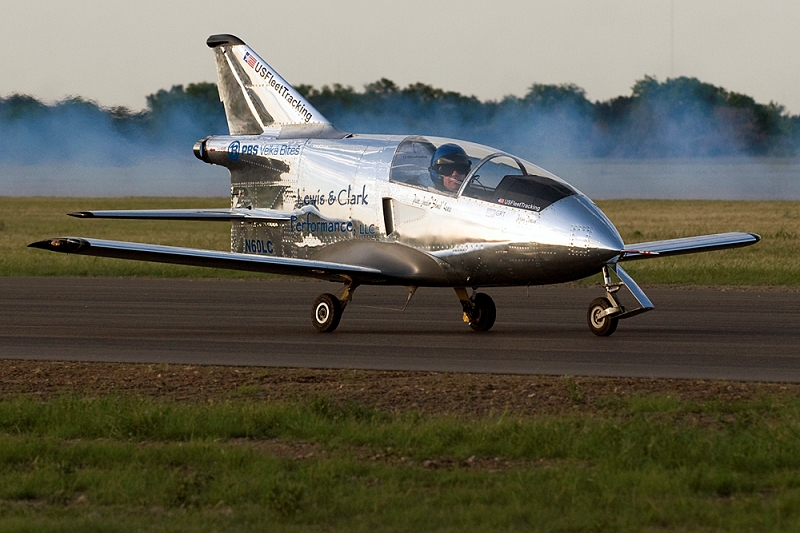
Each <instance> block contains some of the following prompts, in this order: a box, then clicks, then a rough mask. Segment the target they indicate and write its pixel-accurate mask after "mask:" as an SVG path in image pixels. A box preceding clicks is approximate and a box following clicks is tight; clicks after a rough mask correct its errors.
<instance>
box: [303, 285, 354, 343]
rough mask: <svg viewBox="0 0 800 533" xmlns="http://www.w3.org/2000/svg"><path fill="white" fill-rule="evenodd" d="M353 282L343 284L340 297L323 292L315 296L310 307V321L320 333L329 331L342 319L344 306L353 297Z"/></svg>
mask: <svg viewBox="0 0 800 533" xmlns="http://www.w3.org/2000/svg"><path fill="white" fill-rule="evenodd" d="M357 286H358V285H356V284H355V283H347V284H346V285H345V286H344V293H343V294H342V296H341V297H337V296H336V295H333V294H330V293H325V294H320V295H319V296H317V299H316V300H314V306H313V308H312V311H313V315H312V317H311V323H312V324H313V325H314V328H316V330H317V331H319V332H320V333H330V332H331V331H333V330H335V329H336V328H337V327H338V326H339V321H340V320H341V319H342V313H344V308H345V307H347V304H348V302H350V300H352V299H353V292H354V291H355V290H356V287H357Z"/></svg>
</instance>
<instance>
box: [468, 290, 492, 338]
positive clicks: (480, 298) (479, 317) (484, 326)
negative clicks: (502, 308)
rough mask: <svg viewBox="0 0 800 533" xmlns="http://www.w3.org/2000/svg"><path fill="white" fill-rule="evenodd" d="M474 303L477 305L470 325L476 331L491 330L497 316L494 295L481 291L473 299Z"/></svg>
mask: <svg viewBox="0 0 800 533" xmlns="http://www.w3.org/2000/svg"><path fill="white" fill-rule="evenodd" d="M472 303H473V305H474V306H475V307H474V308H473V310H472V316H471V317H470V318H471V320H470V321H469V327H471V328H472V329H473V330H474V331H489V330H490V329H492V326H494V321H495V319H496V318H497V308H496V307H495V306H494V300H492V297H491V296H489V295H488V294H484V293H482V292H479V293H478V294H476V295H475V297H474V298H473V299H472Z"/></svg>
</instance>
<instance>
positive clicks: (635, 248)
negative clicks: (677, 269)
mask: <svg viewBox="0 0 800 533" xmlns="http://www.w3.org/2000/svg"><path fill="white" fill-rule="evenodd" d="M760 240H761V237H760V236H758V235H756V234H755V233H743V232H732V233H717V234H714V235H699V236H697V237H684V238H682V239H668V240H665V241H652V242H641V243H638V244H626V245H625V250H624V251H623V252H622V254H621V255H620V258H619V260H620V261H633V260H636V259H649V258H651V257H665V256H669V255H681V254H694V253H699V252H711V251H714V250H724V249H726V248H740V247H742V246H750V245H751V244H755V243H757V242H758V241H760Z"/></svg>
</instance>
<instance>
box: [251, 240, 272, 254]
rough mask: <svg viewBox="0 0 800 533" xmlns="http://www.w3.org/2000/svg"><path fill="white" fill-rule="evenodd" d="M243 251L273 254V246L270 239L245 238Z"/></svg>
mask: <svg viewBox="0 0 800 533" xmlns="http://www.w3.org/2000/svg"><path fill="white" fill-rule="evenodd" d="M244 252H245V253H247V254H263V253H265V252H266V253H268V254H274V253H275V246H274V245H273V244H272V241H270V240H268V241H267V242H264V241H263V239H246V240H245V241H244Z"/></svg>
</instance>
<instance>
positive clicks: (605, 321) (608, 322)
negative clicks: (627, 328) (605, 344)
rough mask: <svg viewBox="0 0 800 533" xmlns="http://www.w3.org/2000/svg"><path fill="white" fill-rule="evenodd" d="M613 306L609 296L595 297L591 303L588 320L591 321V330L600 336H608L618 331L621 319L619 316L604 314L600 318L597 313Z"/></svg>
mask: <svg viewBox="0 0 800 533" xmlns="http://www.w3.org/2000/svg"><path fill="white" fill-rule="evenodd" d="M609 307H613V306H612V305H611V302H609V301H608V298H595V299H594V300H592V303H591V304H589V311H588V312H587V313H586V321H587V322H588V323H589V330H591V332H592V333H594V334H595V335H597V336H598V337H608V336H609V335H611V334H612V333H614V332H615V331H617V324H618V323H619V319H618V318H617V317H609V316H604V317H601V318H598V317H597V315H599V314H600V313H602V312H603V311H605V310H606V309H608V308H609Z"/></svg>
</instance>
